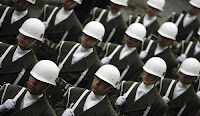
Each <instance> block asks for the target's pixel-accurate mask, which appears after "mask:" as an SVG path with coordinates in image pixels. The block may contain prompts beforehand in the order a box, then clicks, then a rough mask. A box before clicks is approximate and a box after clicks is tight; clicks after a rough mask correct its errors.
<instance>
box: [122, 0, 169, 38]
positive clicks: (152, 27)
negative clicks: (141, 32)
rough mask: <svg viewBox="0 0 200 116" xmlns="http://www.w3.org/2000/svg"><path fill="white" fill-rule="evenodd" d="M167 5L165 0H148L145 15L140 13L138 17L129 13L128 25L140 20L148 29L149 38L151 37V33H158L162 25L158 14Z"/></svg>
mask: <svg viewBox="0 0 200 116" xmlns="http://www.w3.org/2000/svg"><path fill="white" fill-rule="evenodd" d="M164 6H165V0H148V1H147V6H146V14H145V15H144V16H140V15H138V16H137V17H133V15H129V18H128V21H127V22H126V23H127V25H131V24H132V23H134V22H140V23H141V24H143V25H144V26H145V27H146V29H147V35H146V37H147V38H151V37H150V36H152V35H151V34H156V35H157V31H158V29H159V27H160V24H159V22H158V19H157V18H158V17H157V16H156V15H157V14H158V13H159V12H160V11H163V7H164Z"/></svg>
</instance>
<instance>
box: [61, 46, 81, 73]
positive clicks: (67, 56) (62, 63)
mask: <svg viewBox="0 0 200 116" xmlns="http://www.w3.org/2000/svg"><path fill="white" fill-rule="evenodd" d="M79 45H80V44H79V43H76V44H75V45H74V46H73V47H72V49H71V50H70V51H69V52H68V54H67V55H66V56H65V58H64V60H63V61H62V62H61V63H60V64H59V65H58V68H59V70H60V71H61V69H62V68H63V65H64V63H65V62H66V61H67V59H68V58H69V56H70V55H71V53H72V52H73V51H74V50H75V49H76V48H77V47H78V46H79Z"/></svg>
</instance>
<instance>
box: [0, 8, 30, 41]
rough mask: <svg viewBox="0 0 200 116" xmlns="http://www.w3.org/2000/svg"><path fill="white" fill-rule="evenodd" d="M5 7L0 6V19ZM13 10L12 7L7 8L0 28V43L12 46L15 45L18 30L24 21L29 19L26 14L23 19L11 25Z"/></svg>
mask: <svg viewBox="0 0 200 116" xmlns="http://www.w3.org/2000/svg"><path fill="white" fill-rule="evenodd" d="M6 7H7V6H0V17H1V16H2V14H3V12H4V10H5V9H6ZM14 10H15V9H14V7H10V8H9V10H8V12H7V14H6V16H5V18H4V21H3V23H2V26H1V28H0V41H1V42H4V43H8V44H12V45H14V44H17V35H18V34H19V31H18V29H19V28H20V27H21V26H22V24H23V23H24V21H26V20H27V19H28V18H30V15H29V12H28V13H27V14H26V15H25V16H24V17H23V18H21V19H20V20H18V21H16V22H14V23H13V24H11V18H12V14H13V12H14Z"/></svg>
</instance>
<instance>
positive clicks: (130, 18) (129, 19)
mask: <svg viewBox="0 0 200 116" xmlns="http://www.w3.org/2000/svg"><path fill="white" fill-rule="evenodd" d="M132 17H133V15H129V17H128V25H131V21H132Z"/></svg>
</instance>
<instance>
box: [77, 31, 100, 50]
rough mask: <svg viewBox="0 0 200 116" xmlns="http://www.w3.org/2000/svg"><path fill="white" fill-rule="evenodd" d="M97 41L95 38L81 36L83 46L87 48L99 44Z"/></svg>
mask: <svg viewBox="0 0 200 116" xmlns="http://www.w3.org/2000/svg"><path fill="white" fill-rule="evenodd" d="M97 43H98V42H97V40H96V39H95V38H93V37H90V36H88V35H86V34H84V33H83V34H82V36H81V45H82V46H83V47H85V48H91V47H93V46H95V45H96V44H97Z"/></svg>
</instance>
